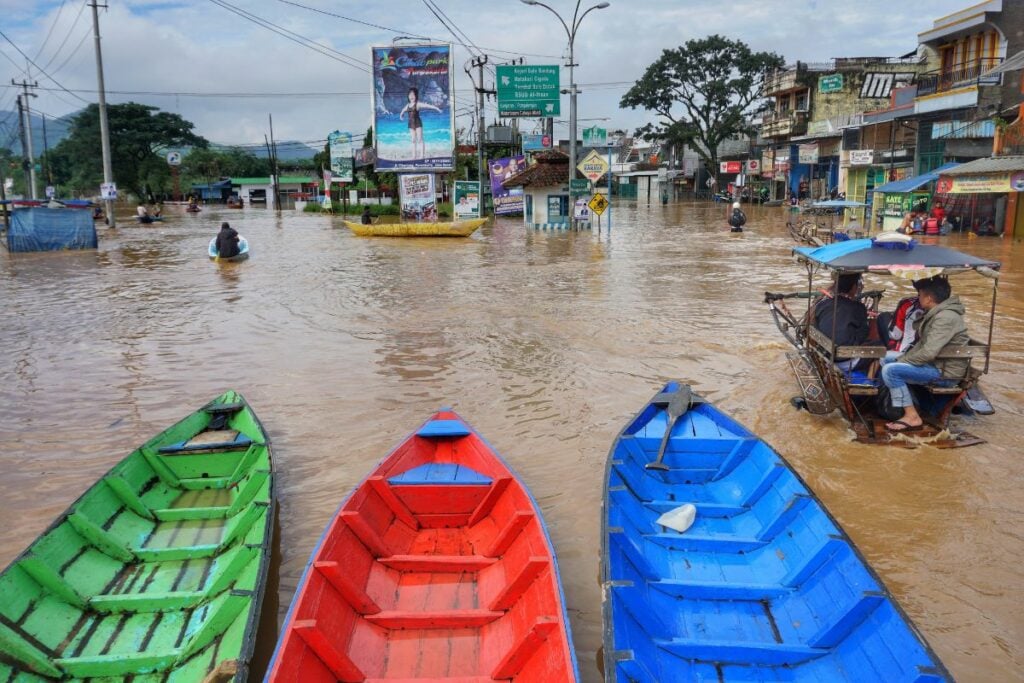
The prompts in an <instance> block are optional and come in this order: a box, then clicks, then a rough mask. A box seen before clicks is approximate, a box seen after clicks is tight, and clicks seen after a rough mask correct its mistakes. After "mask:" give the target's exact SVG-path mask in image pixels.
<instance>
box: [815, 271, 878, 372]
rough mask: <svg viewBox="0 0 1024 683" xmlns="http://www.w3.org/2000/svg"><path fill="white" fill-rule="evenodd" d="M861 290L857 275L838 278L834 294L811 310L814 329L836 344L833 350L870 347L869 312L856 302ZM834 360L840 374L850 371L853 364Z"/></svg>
mask: <svg viewBox="0 0 1024 683" xmlns="http://www.w3.org/2000/svg"><path fill="white" fill-rule="evenodd" d="M860 290H861V282H860V275H859V274H858V273H847V274H844V275H840V276H839V277H838V278H837V279H836V285H835V287H834V288H833V292H834V294H833V295H832V296H826V297H823V298H822V299H821V300H820V301H818V303H817V304H816V305H815V307H814V326H815V327H817V328H818V330H820V331H821V332H822V333H824V334H825V336H827V337H829V338H830V339H831V340H832V341H833V342H835V344H836V346H863V345H865V344H868V343H869V342H868V335H869V333H870V327H869V323H868V308H867V306H865V305H864V304H863V303H861V302H860V301H858V300H857V295H858V294H859V293H860ZM836 360H837V361H838V362H837V363H836V364H837V365H838V366H839V367H840V368H842V369H843V370H852V369H853V365H854V362H853V361H852V360H849V359H842V358H837V359H836Z"/></svg>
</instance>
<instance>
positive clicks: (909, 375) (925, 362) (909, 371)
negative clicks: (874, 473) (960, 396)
mask: <svg viewBox="0 0 1024 683" xmlns="http://www.w3.org/2000/svg"><path fill="white" fill-rule="evenodd" d="M914 286H915V287H916V288H917V293H918V294H917V298H918V304H919V305H920V307H921V308H922V309H923V310H924V315H923V316H921V317H920V318H919V319H918V320H917V321H915V322H914V323H913V329H914V331H915V332H916V333H917V341H915V342H914V344H913V346H912V347H911V348H910V349H909V350H908V351H906V352H905V353H902V354H897V353H893V354H892V357H891V358H890V357H888V356H887V357H886V358H885V359H883V360H882V381H883V382H884V383H885V386H887V387H889V394H890V395H891V396H892V404H893V406H895V407H897V408H903V417H901V418H900V419H898V420H895V421H893V422H890V423H888V424H887V425H885V427H886V429H888V430H890V431H893V432H904V431H911V430H915V429H917V428H919V427H920V426H921V425H922V424H924V419H923V418H922V417H921V415H920V413H918V412H917V408H916V407H915V406H914V399H913V395H912V394H911V393H910V388H909V387H908V386H907V385H908V384H931V383H933V382H948V381H957V380H961V379H963V378H964V376H965V375H966V374H967V368H968V360H967V359H965V358H943V359H941V360H940V359H939V358H938V355H939V353H940V352H941V351H942V350H943V349H945V348H946V347H948V346H967V344H968V342H969V341H970V336H969V335H968V334H967V323H965V322H964V305H963V304H962V303H960V298H959V297H957V296H956V295H954V294H952V290H951V288H950V286H949V281H948V280H946V278H944V277H939V276H936V277H932V278H928V279H927V280H918V281H917V282H915V283H914Z"/></svg>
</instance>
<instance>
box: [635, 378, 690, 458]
mask: <svg viewBox="0 0 1024 683" xmlns="http://www.w3.org/2000/svg"><path fill="white" fill-rule="evenodd" d="M692 398H693V394H692V392H691V391H690V387H689V386H688V385H685V384H684V385H683V386H681V387H679V388H678V389H676V391H675V393H673V394H672V398H671V399H669V402H668V407H667V408H666V409H665V412H666V413H668V422H667V424H666V425H665V435H664V436H662V437H661V445H660V446H659V447H658V459H657V460H655V461H654V462H649V463H647V464H646V465H644V467H645V468H646V469H649V470H659V471H661V472H667V471H668V470H669V469H671V468H670V467H669V466H668V465H666V464H665V463H664V462H663V460H664V458H665V448H666V446H668V439H669V437H670V436H671V435H672V428H673V427H675V426H676V421H677V420H678V419H679V418H680V417H681V416H682V415H683V414H684V413H686V411H687V410H689V409H690V404H691V403H692Z"/></svg>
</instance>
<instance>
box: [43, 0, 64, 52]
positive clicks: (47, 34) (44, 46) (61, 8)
mask: <svg viewBox="0 0 1024 683" xmlns="http://www.w3.org/2000/svg"><path fill="white" fill-rule="evenodd" d="M67 1H68V0H60V7H58V8H57V15H56V16H55V17H54V18H53V23H52V24H50V30H49V31H47V32H46V37H45V38H44V39H43V44H42V45H40V46H39V52H36V57H35V58H36V59H39V55H41V54H43V50H45V49H46V44H47V43H48V42H50V36H52V35H53V29H55V28H57V24H58V23H60V13H61V12H63V11H64V5H66V4H67Z"/></svg>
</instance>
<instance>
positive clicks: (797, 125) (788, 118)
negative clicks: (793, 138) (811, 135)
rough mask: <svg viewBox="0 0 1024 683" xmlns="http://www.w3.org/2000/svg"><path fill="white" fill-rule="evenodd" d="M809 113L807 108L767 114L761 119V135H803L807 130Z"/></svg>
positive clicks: (776, 136) (775, 136)
mask: <svg viewBox="0 0 1024 683" xmlns="http://www.w3.org/2000/svg"><path fill="white" fill-rule="evenodd" d="M807 114H808V112H807V110H805V109H792V110H789V111H784V112H770V113H768V114H765V115H764V117H763V118H762V119H761V136H762V137H766V138H778V137H783V136H787V135H803V134H804V133H806V132H807Z"/></svg>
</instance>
